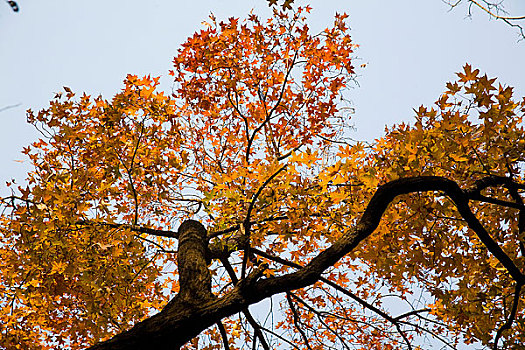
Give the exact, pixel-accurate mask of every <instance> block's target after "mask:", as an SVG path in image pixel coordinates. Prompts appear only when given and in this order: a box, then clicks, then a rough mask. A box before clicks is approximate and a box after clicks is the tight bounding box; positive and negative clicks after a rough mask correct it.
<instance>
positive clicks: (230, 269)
mask: <svg viewBox="0 0 525 350" xmlns="http://www.w3.org/2000/svg"><path fill="white" fill-rule="evenodd" d="M220 261H221V263H222V265H223V266H224V268H225V269H226V272H227V273H228V275H229V276H230V279H231V280H232V282H233V284H237V282H239V279H238V278H237V275H236V274H235V270H234V269H233V267H232V265H231V264H230V262H229V261H228V259H226V258H223V259H221V260H220ZM242 313H243V314H244V317H246V320H247V321H248V322H249V323H250V325H251V326H252V328H253V332H254V333H255V338H258V339H259V341H260V342H261V346H262V347H263V349H264V350H270V347H269V346H268V343H267V342H266V339H265V338H264V334H263V333H262V331H261V326H260V325H259V323H257V321H256V320H255V319H254V318H253V316H252V314H251V313H250V310H249V309H248V308H245V309H243V310H242ZM254 341H255V339H254ZM254 344H255V343H254Z"/></svg>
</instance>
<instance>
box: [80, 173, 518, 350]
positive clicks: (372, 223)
mask: <svg viewBox="0 0 525 350" xmlns="http://www.w3.org/2000/svg"><path fill="white" fill-rule="evenodd" d="M489 185H497V182H496V183H489ZM423 191H440V192H443V193H444V194H446V195H447V196H448V197H449V198H450V199H451V200H452V201H453V202H454V203H455V205H456V207H457V209H458V211H459V213H460V214H461V216H462V217H463V218H464V219H465V221H466V222H467V223H468V225H469V227H470V228H471V229H472V230H473V231H475V232H476V234H477V235H478V237H479V238H480V240H481V241H482V242H483V243H484V244H485V245H486V246H487V248H488V250H489V251H490V252H491V253H492V254H493V255H494V256H495V257H496V258H497V259H498V260H499V261H500V262H501V264H502V265H503V266H505V268H506V269H507V271H508V272H509V274H510V275H511V276H512V277H513V278H514V279H515V280H516V282H517V283H518V284H524V282H525V275H523V273H522V272H521V271H520V270H519V268H518V267H517V266H516V265H515V264H514V262H513V261H512V260H511V259H510V258H509V257H508V256H507V255H506V254H505V253H504V252H503V251H502V250H501V248H500V247H499V246H498V244H497V243H496V242H495V241H494V240H492V238H491V237H490V235H489V233H488V232H487V231H486V230H485V228H484V227H483V226H482V225H481V223H480V222H479V221H478V220H477V218H476V217H475V216H474V214H473V213H472V211H471V210H470V208H469V205H468V202H469V195H470V194H472V193H474V192H476V191H478V192H479V189H475V190H471V191H470V192H469V191H463V190H462V189H461V188H460V187H459V186H458V185H457V184H456V183H455V182H454V181H451V180H448V179H445V178H442V177H434V176H427V177H416V178H407V179H400V180H396V181H392V182H389V183H387V184H385V185H383V186H381V187H379V188H378V190H377V191H376V193H375V194H374V196H373V197H372V199H371V200H370V202H369V204H368V206H367V208H366V210H365V212H364V214H363V216H362V217H361V219H360V221H359V222H358V223H357V225H356V226H355V227H354V228H352V229H350V230H349V231H348V232H347V233H345V234H344V235H343V236H342V237H341V238H340V239H339V240H337V241H336V242H335V243H334V244H333V245H332V246H330V247H329V248H327V249H326V250H324V251H322V252H321V253H319V254H318V255H317V256H316V257H315V258H314V259H312V260H311V261H310V263H309V264H307V265H305V266H304V267H303V268H301V269H299V270H298V271H296V272H293V273H289V274H286V275H283V276H278V277H269V278H261V275H262V272H263V270H264V268H265V266H264V265H261V266H260V267H259V268H258V269H257V270H256V271H254V272H253V273H252V274H250V275H248V276H247V277H246V278H244V279H241V280H239V281H238V283H237V284H236V285H235V288H234V289H233V290H232V291H230V292H228V293H227V294H226V295H224V296H222V297H220V298H216V297H215V296H213V295H212V293H211V291H210V276H209V272H208V269H207V266H206V257H205V252H206V249H207V247H206V244H207V242H206V231H205V229H204V227H203V226H202V225H201V224H200V223H198V222H196V221H186V222H185V223H183V224H182V225H181V227H180V229H179V256H178V262H179V274H180V285H181V289H180V293H179V294H178V295H177V296H176V297H175V298H174V299H173V300H172V301H171V302H170V303H169V304H168V305H167V306H166V307H165V308H164V310H162V311H161V312H160V313H158V314H156V315H154V316H152V317H150V318H148V319H146V320H144V321H142V322H140V323H138V324H137V325H135V326H134V327H133V328H131V329H130V330H128V331H126V332H124V333H121V334H118V335H116V336H115V337H114V338H112V339H110V340H108V341H106V342H103V343H100V344H97V345H95V346H93V347H91V348H90V349H92V350H95V349H96V350H101V349H114V350H119V349H178V348H180V346H182V345H183V344H184V343H186V342H187V341H189V340H191V339H192V338H194V337H195V336H197V335H198V334H199V333H200V332H202V331H203V330H205V329H206V328H208V327H210V326H212V325H213V324H215V323H217V322H218V321H220V320H221V319H222V318H224V317H228V316H231V315H233V314H235V313H238V312H241V311H242V310H243V309H245V308H246V307H247V306H249V305H251V304H254V303H257V302H259V301H261V300H263V299H265V298H268V297H270V296H272V295H275V294H278V293H282V292H287V291H291V290H294V289H298V288H303V287H306V286H308V285H311V284H313V283H315V282H316V281H317V280H319V278H320V277H321V274H322V273H323V272H324V271H325V270H326V269H327V268H329V267H330V266H332V265H333V264H334V263H335V262H337V261H338V260H339V259H341V258H342V257H343V256H344V255H346V254H348V253H349V252H351V251H352V250H353V249H355V248H356V247H357V245H358V244H359V243H360V242H362V241H363V240H364V239H365V238H366V237H368V236H369V235H370V234H372V233H373V232H374V230H375V229H376V228H377V226H378V224H379V220H380V219H381V217H382V215H383V213H384V212H385V210H386V209H387V207H388V205H389V204H390V203H391V202H392V201H393V200H394V199H395V198H396V197H397V196H399V195H402V194H407V193H412V192H423Z"/></svg>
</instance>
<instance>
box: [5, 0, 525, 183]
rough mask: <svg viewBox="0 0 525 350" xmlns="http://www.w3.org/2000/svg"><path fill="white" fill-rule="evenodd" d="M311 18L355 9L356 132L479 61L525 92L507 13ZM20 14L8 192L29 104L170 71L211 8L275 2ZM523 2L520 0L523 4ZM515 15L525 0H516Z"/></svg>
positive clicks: (377, 6)
mask: <svg viewBox="0 0 525 350" xmlns="http://www.w3.org/2000/svg"><path fill="white" fill-rule="evenodd" d="M296 2H297V3H298V4H302V5H305V4H307V3H309V4H310V5H311V6H312V7H313V11H312V13H311V15H310V17H309V23H310V25H311V27H312V28H313V29H314V30H321V29H322V28H324V27H326V26H328V25H330V24H331V23H332V19H333V15H334V13H335V12H347V13H348V14H349V15H350V26H351V29H352V31H351V33H352V35H353V37H354V41H355V42H356V43H358V44H360V45H361V46H360V48H359V50H358V51H357V52H356V55H357V56H358V57H359V58H360V61H359V62H357V64H356V65H357V66H358V65H359V64H360V63H367V64H368V65H367V67H366V68H365V69H362V70H360V71H359V78H358V82H359V87H356V88H355V89H354V91H352V92H351V94H350V98H351V100H352V102H353V103H354V106H355V108H356V114H355V116H354V122H355V124H356V126H357V132H356V134H355V138H358V139H373V138H376V137H380V136H381V135H382V133H383V130H384V126H385V125H391V124H392V123H394V122H399V121H411V120H412V116H413V113H412V108H414V107H417V106H419V105H420V104H427V105H428V104H431V103H432V102H433V101H434V100H436V99H437V97H438V96H439V94H440V93H441V92H442V91H443V89H444V86H445V82H447V81H449V80H452V79H454V72H457V71H458V70H460V69H461V67H462V66H463V65H464V64H465V63H466V62H469V63H471V64H472V65H473V66H475V67H477V68H479V69H480V70H481V71H482V72H486V73H487V74H488V75H489V76H497V77H499V78H501V81H502V82H504V83H507V84H509V85H513V86H515V87H516V91H517V92H518V93H520V94H521V96H524V95H525V64H524V62H525V42H523V41H522V42H517V39H518V36H517V34H516V32H515V31H514V30H513V29H511V28H509V27H508V26H506V25H505V24H503V23H500V22H498V21H494V20H488V18H487V16H486V15H485V14H483V13H481V12H479V11H476V12H474V16H473V18H472V19H466V18H465V15H466V9H465V8H464V7H463V8H459V9H457V10H455V11H452V12H450V11H449V9H448V8H447V6H446V5H445V4H444V3H443V2H442V1H441V0H400V1H392V0H391V1H384V0H383V1H380V0H368V1H358V0H337V1H328V0H323V1H321V0H316V1H309V2H305V1H300V0H299V1H296ZM18 3H19V5H20V12H19V13H14V12H12V11H11V9H10V8H9V6H8V5H7V4H6V3H5V2H4V1H2V2H0V108H2V107H6V106H10V105H16V104H20V105H19V106H18V107H16V108H11V109H9V110H5V111H3V112H1V113H0V149H1V150H2V152H0V165H1V166H0V189H1V190H0V193H4V192H3V191H4V189H3V188H4V186H3V184H4V183H5V181H6V180H9V179H10V178H12V177H15V178H17V179H19V180H22V179H23V178H24V172H25V171H27V169H28V167H27V162H25V163H22V162H17V160H23V159H24V157H23V156H22V155H21V154H20V150H21V148H22V147H23V146H25V145H27V144H29V143H30V142H31V141H33V140H35V139H36V138H37V137H38V134H37V133H36V131H35V130H33V129H32V128H31V127H30V126H28V125H27V124H26V123H25V119H26V117H25V110H26V109H28V108H31V109H33V110H39V109H41V108H43V107H45V106H46V104H47V103H48V101H49V100H50V99H51V98H52V97H53V93H54V92H57V91H60V90H61V88H62V86H68V87H70V88H72V89H73V90H74V91H75V92H86V93H88V94H92V95H98V94H102V95H103V96H104V97H105V98H108V99H109V98H111V97H112V96H113V95H114V94H115V93H117V92H118V91H119V90H120V89H121V88H122V80H123V79H124V78H125V76H126V74H128V73H132V74H138V75H144V74H152V75H154V76H156V75H161V76H163V77H164V78H163V79H164V80H162V82H163V86H164V87H166V88H167V87H169V86H170V81H169V77H168V76H167V71H168V70H169V69H170V68H171V60H172V58H173V56H174V54H175V53H176V50H177V48H178V47H179V45H180V44H181V43H182V42H184V40H185V39H186V38H187V37H188V36H189V35H191V34H192V33H193V32H194V31H196V30H199V29H200V28H202V25H201V22H202V21H204V20H206V19H207V17H208V15H209V14H210V12H213V13H214V14H215V15H216V17H217V18H219V19H224V18H227V17H230V16H235V17H241V18H242V17H244V16H246V14H247V13H248V12H249V11H250V10H251V9H254V12H255V13H257V14H260V15H261V16H267V15H268V14H269V10H268V8H267V5H266V1H265V0H237V1H234V0H208V1H201V0H193V1H187V0H186V1H173V0H149V1H137V0H126V1H123V0H122V1H117V0H114V1H107V0H90V1H66V0H46V1H42V0H19V1H18ZM520 3H521V5H519V4H520ZM508 4H509V5H514V8H513V9H512V10H514V11H515V12H516V13H520V14H523V13H525V2H524V1H519V0H514V1H512V0H510V1H509V3H508Z"/></svg>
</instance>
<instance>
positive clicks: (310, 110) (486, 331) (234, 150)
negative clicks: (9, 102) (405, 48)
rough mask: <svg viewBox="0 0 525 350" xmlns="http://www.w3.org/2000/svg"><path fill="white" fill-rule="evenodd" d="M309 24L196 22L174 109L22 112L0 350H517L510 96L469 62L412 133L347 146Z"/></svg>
mask: <svg viewBox="0 0 525 350" xmlns="http://www.w3.org/2000/svg"><path fill="white" fill-rule="evenodd" d="M309 11H310V8H308V7H306V8H299V9H297V10H296V11H294V12H282V11H278V10H275V11H274V15H273V17H271V18H269V19H268V20H262V19H260V18H259V17H257V16H256V15H254V14H250V15H249V16H248V18H246V19H245V20H240V19H237V18H230V19H229V20H227V21H224V22H218V21H216V19H215V18H213V16H212V17H211V18H210V21H209V22H208V23H207V24H206V25H205V28H204V29H202V30H201V31H199V32H197V33H195V34H194V35H193V36H192V37H190V38H188V40H187V41H186V42H185V43H184V44H183V45H182V47H181V48H180V49H179V51H178V53H177V55H176V56H175V58H174V60H173V65H174V67H173V70H172V71H171V72H170V75H171V76H172V78H173V81H174V85H173V93H171V94H166V93H165V92H162V91H159V88H158V85H159V78H156V77H150V76H147V77H137V76H134V75H129V76H128V77H127V78H126V80H125V81H124V88H123V89H122V91H121V92H120V93H118V94H117V95H115V96H114V97H113V98H112V99H111V100H107V99H104V98H103V97H101V96H98V97H92V96H88V95H86V94H81V95H77V94H75V93H74V92H73V91H71V89H69V88H67V87H64V91H63V92H61V93H57V94H56V96H55V98H54V99H53V100H52V101H51V102H50V105H49V107H48V108H46V109H43V110H41V111H39V112H33V111H31V110H30V111H28V121H29V123H31V124H32V125H34V126H35V127H36V128H37V129H38V130H39V131H40V132H41V135H42V136H41V138H40V139H39V140H38V141H36V142H34V143H33V144H32V145H30V146H28V147H27V148H25V149H24V151H23V153H24V154H26V155H27V156H28V157H29V159H30V161H31V162H32V165H33V170H32V171H31V172H30V173H29V174H28V177H27V179H26V184H24V185H18V184H17V183H15V182H14V181H12V182H9V183H8V186H9V188H10V190H11V192H12V195H10V196H7V197H4V198H2V209H3V211H2V216H1V217H0V227H1V229H0V271H1V273H0V308H1V312H0V333H1V335H2V336H1V337H0V347H1V348H6V349H17V348H21V349H49V348H56V347H70V348H73V349H78V348H85V347H90V348H91V349H137V348H152V347H154V348H159V349H164V348H165V349H172V348H178V347H184V348H185V349H197V348H199V349H220V348H227V349H236V348H256V347H259V348H262V349H271V348H279V346H283V347H286V348H295V349H329V348H335V349H351V348H357V349H399V348H406V349H415V348H418V346H420V345H421V344H422V343H421V341H422V339H423V338H422V337H423V336H428V337H432V338H435V340H436V341H438V342H441V343H442V344H443V345H444V346H446V347H449V348H455V347H456V346H457V344H458V343H459V342H466V343H473V342H479V343H481V344H483V345H484V346H486V347H491V348H493V349H497V348H500V347H501V348H506V349H520V348H522V347H523V345H524V344H525V300H524V299H525V296H524V293H523V291H522V287H523V285H524V284H525V275H524V274H523V271H524V264H525V258H524V256H525V205H524V203H523V192H524V190H525V179H524V175H525V174H524V170H525V168H524V165H523V164H524V163H523V162H524V161H525V135H524V129H523V116H524V114H525V98H516V97H514V96H513V89H512V88H511V87H508V86H505V85H502V84H501V83H496V79H493V78H489V77H487V76H486V75H482V74H481V73H480V72H479V70H477V69H473V68H472V67H471V66H470V65H468V64H466V65H465V66H464V67H463V70H462V71H461V72H460V73H458V74H457V77H458V80H457V81H455V82H449V83H447V84H446V90H445V92H444V93H443V94H442V95H441V96H439V98H438V100H437V101H436V103H435V105H434V106H431V107H424V106H421V107H419V108H417V109H415V119H414V121H413V123H410V124H400V125H394V126H392V127H391V128H388V129H387V130H386V131H385V135H384V136H383V137H381V138H379V139H377V140H375V141H373V142H357V141H353V140H352V139H351V138H350V137H349V136H350V135H351V134H350V133H349V129H351V127H352V125H351V119H350V118H351V112H352V109H351V108H350V106H349V104H348V103H347V101H348V98H349V87H350V86H351V84H352V83H353V80H354V79H355V71H354V66H353V52H354V49H355V47H356V45H355V44H354V43H353V42H352V40H351V38H350V35H349V33H348V26H347V24H346V19H347V15H345V14H338V15H336V16H335V19H334V24H333V26H331V27H329V28H327V29H325V30H323V31H321V32H320V33H317V34H312V33H311V32H310V30H309V27H308V25H307V24H306V19H305V16H306V15H307V13H308V12H309ZM378 103H381V101H380V99H378ZM372 117H373V116H372ZM276 295H279V296H280V298H272V296H276ZM274 299H275V301H277V302H278V304H279V305H273V306H272V307H271V308H270V310H269V313H270V314H271V315H272V316H271V317H270V318H269V317H267V316H266V315H262V316H261V315H260V312H257V313H256V312H254V309H253V308H252V309H250V308H249V307H250V306H251V305H254V304H256V303H258V302H260V301H263V300H267V301H268V300H271V301H274ZM392 300H394V302H395V303H396V305H398V306H400V307H402V311H400V312H399V313H397V314H394V313H393V311H392V310H391V308H390V307H389V304H391V303H392ZM421 346H423V347H424V345H421Z"/></svg>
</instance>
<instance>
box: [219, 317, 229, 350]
mask: <svg viewBox="0 0 525 350" xmlns="http://www.w3.org/2000/svg"><path fill="white" fill-rule="evenodd" d="M217 328H219V332H220V333H221V338H222V344H223V345H224V350H230V344H229V343H228V334H227V333H226V329H225V328H224V325H223V324H222V322H221V321H219V322H217Z"/></svg>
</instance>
